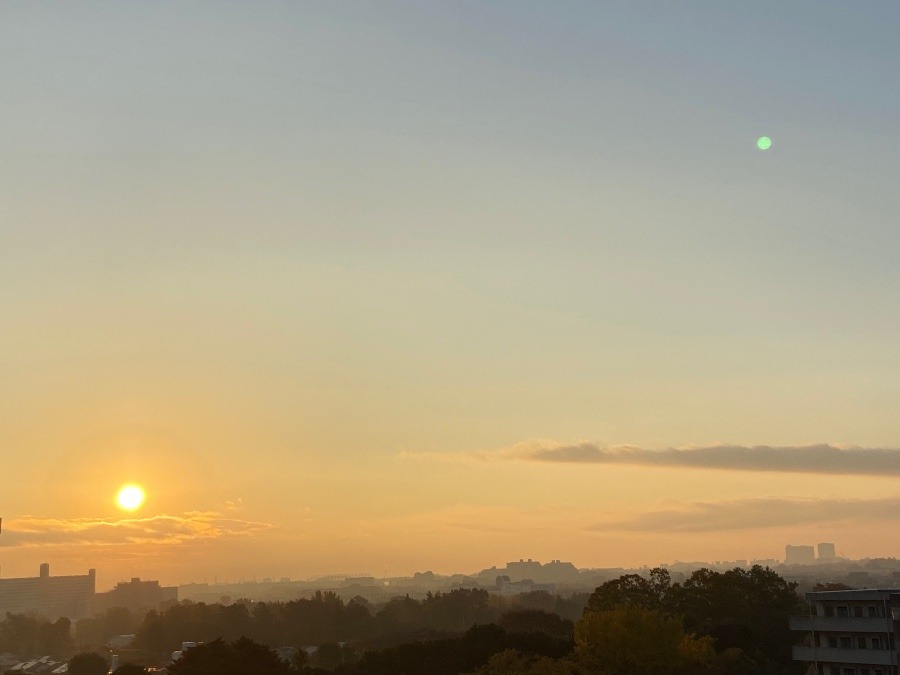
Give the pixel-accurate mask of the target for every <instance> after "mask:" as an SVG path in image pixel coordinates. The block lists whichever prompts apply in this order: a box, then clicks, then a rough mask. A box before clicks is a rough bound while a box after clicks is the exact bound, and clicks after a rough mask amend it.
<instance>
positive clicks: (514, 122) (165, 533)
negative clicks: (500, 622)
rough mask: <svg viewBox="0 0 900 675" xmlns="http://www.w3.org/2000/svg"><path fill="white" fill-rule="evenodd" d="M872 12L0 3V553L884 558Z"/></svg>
mask: <svg viewBox="0 0 900 675" xmlns="http://www.w3.org/2000/svg"><path fill="white" fill-rule="evenodd" d="M897 25H900V6H898V5H897V4H896V3H891V2H887V1H876V2H872V3H868V4H867V5H866V6H865V8H860V7H851V6H849V5H847V4H846V3H843V2H837V1H832V0H827V1H825V2H799V3H792V4H790V5H789V6H785V4H784V3H779V2H774V1H773V0H762V1H760V2H755V3H752V5H748V6H710V5H709V3H700V2H693V1H691V2H685V3H680V4H679V5H677V6H675V5H670V4H667V3H624V4H609V3H604V4H603V5H601V6H594V5H590V4H583V3H579V4H576V3H562V4H553V5H552V6H551V5H542V4H539V3H522V2H513V1H511V0H501V1H499V2H493V3H490V4H487V5H485V4H482V3H470V2H463V3H453V4H447V3H437V2H415V3H414V2H395V1H388V2H384V3H378V4H377V5H375V4H365V5H357V4H352V5H351V4H348V3H342V2H336V3H324V4H307V3H298V4H276V3H253V4H252V5H249V4H246V5H243V4H238V5H228V6H219V5H214V4H212V3H206V2H197V3H190V4H182V3H175V2H168V1H164V2H154V3H152V4H131V3H123V4H109V3H101V2H82V3H77V5H76V4H63V3H59V4H53V5H49V6H41V5H35V4H32V3H22V2H8V3H2V4H0V128H2V129H3V130H4V132H5V133H3V134H0V156H2V158H3V161H2V162H0V317H2V318H0V457H2V472H0V515H2V516H3V531H2V533H0V571H2V575H3V576H20V575H21V576H25V575H28V574H30V573H32V572H33V570H34V569H36V568H37V566H38V565H39V564H40V563H42V562H45V561H50V562H51V563H52V564H53V569H54V570H58V571H59V572H60V573H65V572H73V573H78V574H81V573H83V570H85V569H89V568H93V567H98V568H105V569H106V570H108V574H109V575H110V576H111V577H115V578H116V579H117V580H120V579H128V578H131V577H135V576H146V577H148V578H153V579H159V580H161V581H162V582H164V583H172V582H177V581H179V580H184V579H186V578H194V579H196V578H202V577H203V576H208V577H212V576H213V575H214V574H217V575H219V576H221V577H228V578H240V577H244V578H250V577H252V576H253V575H257V576H260V577H262V576H274V577H276V578H278V577H281V576H300V575H303V576H304V577H311V576H315V575H319V574H328V573H330V572H333V571H334V570H353V569H356V570H370V571H372V572H373V573H379V574H380V573H381V572H383V571H384V570H388V571H389V572H390V573H392V574H400V573H409V574H411V573H412V572H414V571H417V570H424V569H434V570H450V569H454V570H460V569H472V568H474V567H476V566H477V565H478V564H479V561H482V560H516V559H518V558H520V557H522V556H523V555H525V556H526V557H533V558H535V559H545V560H546V559H551V558H562V559H565V560H571V561H574V562H575V563H576V564H578V565H580V566H581V565H584V566H598V567H601V566H609V567H612V566H622V567H634V566H637V565H639V564H642V563H649V564H654V561H660V560H676V559H681V560H695V559H701V560H703V559H706V560H714V559H739V558H747V557H753V556H750V555H749V554H748V551H755V552H757V557H771V558H776V557H779V556H780V555H781V554H782V553H783V546H784V543H785V542H794V543H802V542H804V541H812V540H813V539H814V540H815V541H834V542H841V546H843V547H844V549H845V550H847V551H850V552H852V554H853V555H854V557H876V556H879V555H883V556H900V544H898V543H891V542H890V541H886V540H885V538H884V536H883V532H884V531H885V530H886V529H887V528H891V527H893V526H895V525H896V524H898V519H900V517H898V515H897V514H898V513H900V508H898V507H900V492H898V490H897V488H896V486H895V484H896V478H897V476H898V475H900V434H898V430H897V425H896V421H895V418H896V410H898V409H900V343H898V341H897V339H896V336H897V334H898V329H900V295H898V294H897V293H896V292H894V291H892V290H891V289H895V288H898V287H900V266H898V265H897V264H896V252H897V250H898V246H900V229H898V227H897V214H898V213H900V192H898V191H897V189H896V182H897V177H898V176H900V132H898V128H897V124H896V119H897V114H898V112H900V90H898V88H897V87H895V86H891V85H892V83H893V82H894V80H895V79H896V72H898V70H900V42H898V41H897V40H896V35H895V33H896V30H895V27H896V26H897ZM763 139H768V142H766V141H764V140H763ZM128 485H131V486H133V488H132V489H131V490H130V491H129V492H127V493H124V494H125V496H124V497H120V498H119V499H118V501H117V495H120V491H121V490H122V488H123V486H128ZM138 488H139V489H138ZM767 551H768V552H769V554H768V555H767V554H766V552H767ZM135 572H137V573H135Z"/></svg>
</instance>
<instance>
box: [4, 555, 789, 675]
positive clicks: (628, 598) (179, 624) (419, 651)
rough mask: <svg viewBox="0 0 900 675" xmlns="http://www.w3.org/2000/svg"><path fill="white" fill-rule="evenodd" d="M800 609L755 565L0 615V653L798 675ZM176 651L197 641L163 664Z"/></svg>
mask: <svg viewBox="0 0 900 675" xmlns="http://www.w3.org/2000/svg"><path fill="white" fill-rule="evenodd" d="M803 602H804V601H803V600H802V598H801V597H800V596H799V595H798V594H797V592H796V585H795V584H793V583H790V582H787V581H785V580H784V579H782V578H781V577H780V576H778V575H777V574H776V573H775V572H773V571H771V570H769V569H767V568H762V567H753V568H752V569H750V570H743V569H740V568H735V569H734V570H731V571H727V572H714V571H711V570H707V569H701V570H697V571H696V572H694V573H693V574H692V575H691V576H690V577H689V578H687V579H686V580H685V581H683V582H682V583H673V582H672V580H671V577H670V575H669V573H668V572H667V571H666V570H663V569H654V570H652V571H651V572H650V573H649V575H648V576H647V577H642V576H639V575H634V574H630V575H624V576H621V577H619V578H618V579H613V580H610V581H608V582H606V583H604V584H602V585H601V586H599V587H597V588H596V590H595V591H594V592H593V593H592V594H590V595H589V596H588V595H587V594H583V595H581V596H574V597H570V598H561V597H559V596H553V595H550V594H548V593H531V594H523V595H520V596H516V597H513V598H505V597H500V596H496V595H491V594H489V593H488V592H487V591H485V590H482V589H459V590H453V591H450V592H447V593H429V594H428V595H427V596H426V597H425V598H423V599H421V600H416V599H413V598H410V597H407V596H399V597H395V598H392V599H391V600H390V601H388V602H387V603H384V604H383V605H380V606H377V607H376V606H373V605H371V604H370V603H369V602H367V601H366V600H365V599H364V598H361V597H355V598H352V599H350V600H349V601H347V602H345V601H344V600H343V599H342V598H340V597H339V596H337V595H336V594H334V593H330V592H324V593H323V592H318V593H316V594H315V595H313V596H312V597H311V598H301V599H297V600H293V601H290V602H271V603H270V602H250V601H238V602H235V603H232V604H229V605H221V604H204V603H192V602H181V603H178V604H175V605H173V606H171V607H169V608H167V609H165V610H164V611H159V612H157V611H150V612H147V613H146V614H144V615H143V616H135V615H133V614H132V613H130V612H128V611H127V610H123V609H113V610H109V611H107V612H106V613H104V614H103V615H99V616H97V617H94V618H92V619H82V620H80V621H78V622H76V623H75V624H74V625H72V624H71V623H70V622H69V621H68V620H67V619H60V620H58V621H56V622H53V623H51V622H44V621H41V620H39V619H36V618H34V617H27V616H21V615H11V614H7V616H6V618H5V620H3V621H2V622H0V652H11V653H15V654H21V655H24V656H28V655H37V654H51V655H54V656H59V657H65V658H69V657H72V658H73V661H76V663H74V664H72V662H70V673H72V675H78V668H79V667H80V666H79V663H81V662H83V663H85V664H87V663H88V661H90V660H91V659H90V658H89V655H90V653H91V652H96V653H97V654H99V655H100V656H108V653H107V652H104V650H103V649H102V645H103V644H104V643H105V641H106V640H108V639H109V638H110V637H112V636H113V635H119V634H128V633H133V634H135V636H136V637H135V640H134V643H133V645H132V647H130V648H129V649H126V650H119V651H118V653H119V656H120V659H121V661H122V662H123V665H122V666H121V667H120V668H119V670H121V671H122V673H120V675H127V673H132V672H133V673H138V672H142V670H143V667H144V666H167V667H168V672H170V673H172V674H173V675H201V674H205V673H210V674H212V673H215V674H216V675H231V674H233V675H243V674H244V673H248V674H254V675H265V674H266V673H270V672H271V673H282V672H284V673H288V672H294V673H297V672H301V673H307V674H313V673H329V672H330V673H346V674H351V673H354V674H355V673H359V674H372V675H375V674H381V673H384V674H387V673H410V674H412V673H431V674H434V675H441V674H443V673H446V674H447V675H455V674H457V673H480V674H482V675H490V674H491V673H576V674H581V673H585V674H586V673H600V674H610V675H618V674H620V673H623V674H627V673H644V672H654V673H669V674H671V675H681V674H684V675H687V674H688V673H691V674H694V673H708V674H710V675H731V674H734V675H738V674H740V675H763V674H773V673H783V674H785V675H788V674H790V673H799V672H802V664H795V663H794V662H793V661H792V660H791V646H792V644H794V642H795V641H796V636H794V635H792V634H791V632H790V630H789V629H788V617H789V616H790V615H792V614H799V613H802V612H804V606H803ZM185 641H191V642H197V643H202V644H200V645H199V646H197V647H195V648H192V649H189V650H187V651H186V652H185V653H184V656H183V657H182V658H181V659H180V660H178V661H177V662H175V663H171V662H170V657H171V654H172V652H174V651H176V650H178V649H180V647H181V643H182V642H185ZM275 649H277V650H278V652H279V653H278V654H276V652H275V651H273V650H275ZM107 651H108V650H107ZM73 654H77V655H76V656H75V657H73V656H72V655H73ZM78 659H80V660H81V661H77V660H78ZM93 662H94V663H95V666H94V667H95V668H96V669H97V670H98V671H99V662H97V661H96V659H94V661H93ZM73 665H74V666H76V668H74V669H73V667H72V666H73ZM86 667H87V666H86ZM123 669H124V670H123ZM83 672H84V673H85V675H90V673H91V671H89V670H85V671H83ZM104 672H105V671H104ZM117 672H118V671H117Z"/></svg>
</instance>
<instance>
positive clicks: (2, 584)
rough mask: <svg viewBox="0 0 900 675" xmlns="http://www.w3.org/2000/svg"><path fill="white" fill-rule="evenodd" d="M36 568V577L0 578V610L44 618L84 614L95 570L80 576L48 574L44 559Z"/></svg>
mask: <svg viewBox="0 0 900 675" xmlns="http://www.w3.org/2000/svg"><path fill="white" fill-rule="evenodd" d="M40 569H41V571H40V575H39V576H37V577H25V578H21V579H0V614H2V613H5V612H11V613H13V614H25V613H34V614H38V615H40V616H43V617H46V618H48V619H58V618H59V617H61V616H65V617H68V618H70V619H80V618H84V617H86V616H88V610H89V609H90V603H91V599H92V598H93V597H94V590H95V588H96V574H97V573H96V570H93V569H91V570H88V573H87V574H85V575H83V576H65V577H51V576H50V565H49V564H48V563H42V564H41V568H40Z"/></svg>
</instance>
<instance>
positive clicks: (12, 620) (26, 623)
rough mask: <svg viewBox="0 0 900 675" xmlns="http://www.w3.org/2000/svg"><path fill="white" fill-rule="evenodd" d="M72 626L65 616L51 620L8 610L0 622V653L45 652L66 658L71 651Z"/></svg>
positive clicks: (32, 653)
mask: <svg viewBox="0 0 900 675" xmlns="http://www.w3.org/2000/svg"><path fill="white" fill-rule="evenodd" d="M71 628H72V624H71V622H70V621H69V620H68V619H66V618H61V619H57V620H56V621H53V622H50V621H43V620H40V619H35V618H34V617H31V616H26V615H24V614H10V613H9V612H7V613H6V618H5V619H4V620H3V621H2V622H0V652H10V653H13V654H19V655H20V656H23V657H28V656H41V655H44V654H49V655H50V656H54V657H57V658H64V657H67V656H69V655H70V654H71V653H72V652H73V651H74V649H73V644H72V630H71Z"/></svg>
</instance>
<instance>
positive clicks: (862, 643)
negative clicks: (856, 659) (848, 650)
mask: <svg viewBox="0 0 900 675" xmlns="http://www.w3.org/2000/svg"><path fill="white" fill-rule="evenodd" d="M856 647H857V649H865V648H866V638H864V637H861V638H856Z"/></svg>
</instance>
